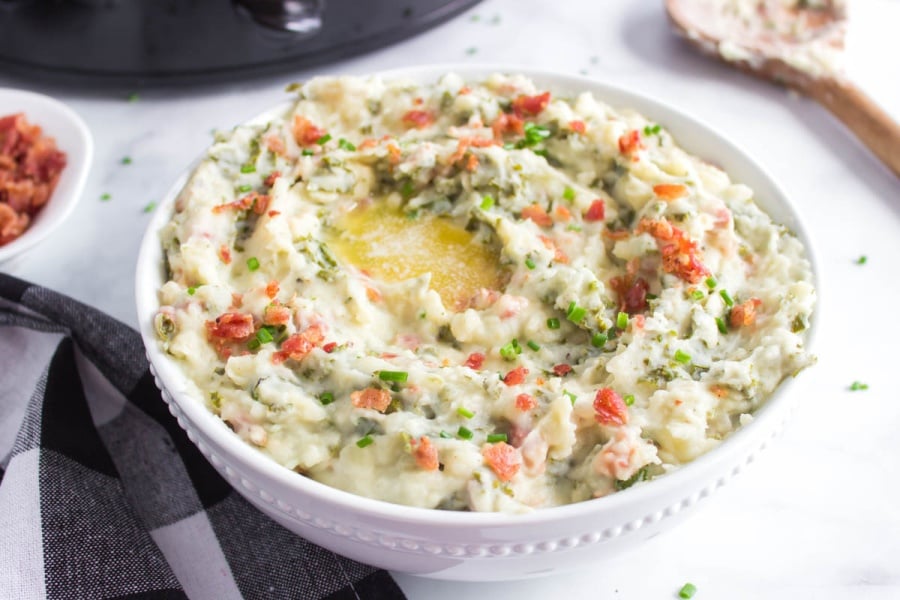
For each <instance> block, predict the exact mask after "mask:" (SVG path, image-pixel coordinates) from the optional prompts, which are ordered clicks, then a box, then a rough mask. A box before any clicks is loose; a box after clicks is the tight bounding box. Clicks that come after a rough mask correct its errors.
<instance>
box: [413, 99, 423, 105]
mask: <svg viewBox="0 0 900 600" xmlns="http://www.w3.org/2000/svg"><path fill="white" fill-rule="evenodd" d="M424 103H425V101H424V100H422V98H421V97H419V98H414V99H413V104H414V105H415V106H422V105H423V104H424Z"/></svg>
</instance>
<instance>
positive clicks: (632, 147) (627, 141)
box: [619, 129, 644, 154]
mask: <svg viewBox="0 0 900 600" xmlns="http://www.w3.org/2000/svg"><path fill="white" fill-rule="evenodd" d="M643 147H644V144H643V143H641V134H640V133H638V131H637V129H632V130H631V131H629V132H628V133H625V134H623V135H622V136H621V137H620V138H619V152H621V153H622V154H631V153H633V152H635V151H637V150H641V149H643Z"/></svg>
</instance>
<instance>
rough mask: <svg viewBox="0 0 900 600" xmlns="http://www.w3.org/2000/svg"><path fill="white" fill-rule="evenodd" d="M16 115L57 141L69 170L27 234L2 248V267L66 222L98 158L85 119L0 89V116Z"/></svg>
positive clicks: (43, 99)
mask: <svg viewBox="0 0 900 600" xmlns="http://www.w3.org/2000/svg"><path fill="white" fill-rule="evenodd" d="M16 113H24V114H25V117H26V118H27V119H28V121H29V123H32V124H34V125H40V127H41V129H42V130H43V135H46V136H49V137H52V138H54V139H55V140H56V146H57V147H58V148H59V149H60V150H62V151H63V152H65V153H66V167H65V169H63V172H62V174H61V175H60V178H59V182H58V183H57V185H56V189H55V190H53V194H52V195H51V196H50V200H49V201H47V204H46V205H45V206H44V207H43V208H42V209H41V211H40V212H39V213H38V214H37V215H35V217H34V220H33V221H32V223H31V225H30V226H29V227H28V229H26V230H25V233H23V234H22V235H21V236H20V237H18V238H17V239H15V240H13V241H12V242H10V243H8V244H6V245H5V246H0V263H3V262H5V261H7V260H9V259H10V258H12V257H13V256H17V255H20V254H22V253H23V252H25V251H26V250H28V249H29V248H32V247H33V246H35V245H36V244H38V243H39V242H40V241H41V240H44V239H46V238H47V237H48V236H49V235H50V234H51V233H52V232H53V230H54V229H56V228H57V227H59V225H60V224H62V222H63V221H65V220H66V217H68V216H69V214H71V212H72V210H73V209H74V208H75V205H76V204H77V203H78V200H79V199H80V198H81V192H82V190H83V189H84V184H85V181H86V180H87V174H88V171H89V170H90V166H91V160H92V159H93V156H94V140H93V138H92V137H91V132H90V130H89V129H88V128H87V125H85V123H84V121H82V119H81V117H79V116H78V115H77V114H76V113H75V111H73V110H72V109H71V108H69V107H68V106H66V105H65V104H63V103H62V102H59V101H58V100H54V99H53V98H50V97H48V96H44V95H43V94H37V93H35V92H27V91H24V90H16V89H11V88H0V116H6V115H11V114H16Z"/></svg>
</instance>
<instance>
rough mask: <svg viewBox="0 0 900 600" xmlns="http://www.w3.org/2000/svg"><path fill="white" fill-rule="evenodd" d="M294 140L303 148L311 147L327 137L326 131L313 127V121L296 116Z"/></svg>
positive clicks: (293, 130)
mask: <svg viewBox="0 0 900 600" xmlns="http://www.w3.org/2000/svg"><path fill="white" fill-rule="evenodd" d="M292 133H293V134H294V140H296V141H297V143H298V144H299V145H301V146H309V145H310V144H315V143H316V141H317V140H318V139H319V138H321V137H322V136H323V135H325V130H324V129H321V128H319V127H316V126H315V125H313V123H312V121H310V120H309V119H307V118H306V117H301V116H300V115H294V126H293V129H292Z"/></svg>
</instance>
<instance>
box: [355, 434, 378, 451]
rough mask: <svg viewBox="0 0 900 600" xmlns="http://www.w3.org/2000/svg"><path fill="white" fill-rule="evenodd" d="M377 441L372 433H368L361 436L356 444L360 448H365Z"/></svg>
mask: <svg viewBox="0 0 900 600" xmlns="http://www.w3.org/2000/svg"><path fill="white" fill-rule="evenodd" d="M374 442H375V439H374V438H373V437H372V436H371V435H366V436H365V437H361V438H359V439H358V440H357V441H356V445H357V447H359V448H365V447H366V446H371V445H372V444H373V443H374Z"/></svg>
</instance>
